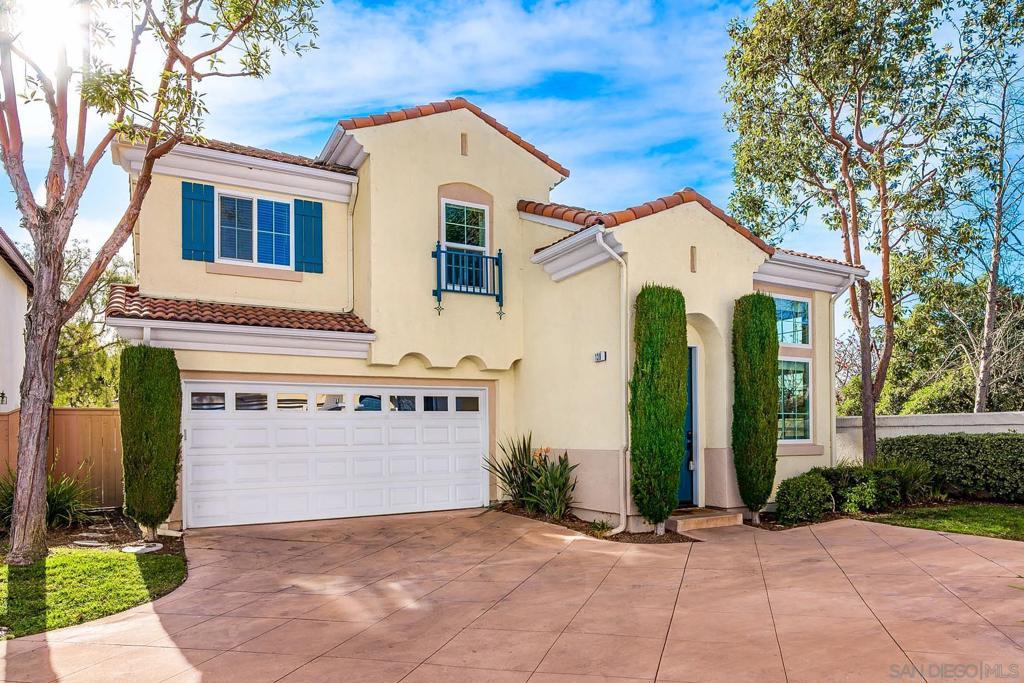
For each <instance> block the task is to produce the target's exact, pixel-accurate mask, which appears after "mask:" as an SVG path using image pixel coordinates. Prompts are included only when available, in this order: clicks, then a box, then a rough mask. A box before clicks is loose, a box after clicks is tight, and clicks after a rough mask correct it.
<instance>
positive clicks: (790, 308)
mask: <svg viewBox="0 0 1024 683" xmlns="http://www.w3.org/2000/svg"><path fill="white" fill-rule="evenodd" d="M773 298H774V299H775V329H776V330H777V332H778V335H779V344H785V345H789V346H810V343H811V302H810V301H809V300H807V299H790V298H785V297H780V296H776V297H773Z"/></svg>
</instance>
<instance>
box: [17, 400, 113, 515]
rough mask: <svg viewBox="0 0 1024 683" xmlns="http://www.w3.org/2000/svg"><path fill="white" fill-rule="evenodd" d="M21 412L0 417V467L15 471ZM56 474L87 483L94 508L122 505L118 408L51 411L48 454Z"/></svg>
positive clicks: (56, 409)
mask: <svg viewBox="0 0 1024 683" xmlns="http://www.w3.org/2000/svg"><path fill="white" fill-rule="evenodd" d="M19 416H20V412H19V411H17V410H14V411H11V412H9V413H0V467H3V464H4V463H6V466H7V467H8V468H10V469H12V470H13V469H15V467H16V465H17V461H18V421H19ZM47 456H48V459H49V463H50V466H51V467H53V471H54V472H55V473H59V474H62V473H67V474H71V475H74V476H77V477H79V478H81V479H83V480H84V481H86V482H88V484H89V486H90V488H92V490H93V499H94V502H95V503H96V505H100V506H103V507H117V506H120V505H121V504H122V503H123V502H124V485H123V478H124V471H123V469H122V466H121V417H120V414H119V413H118V410H117V408H54V409H53V410H52V411H51V413H50V446H49V450H48V452H47Z"/></svg>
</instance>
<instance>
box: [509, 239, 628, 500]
mask: <svg viewBox="0 0 1024 683" xmlns="http://www.w3.org/2000/svg"><path fill="white" fill-rule="evenodd" d="M523 230H524V231H526V234H527V235H529V236H531V239H533V240H535V241H536V242H537V246H541V245H543V244H547V243H549V242H551V241H552V240H553V239H557V238H558V237H560V236H564V235H565V234H566V233H564V232H563V233H561V235H559V234H555V235H554V236H552V235H551V234H550V233H549V231H550V229H549V228H547V227H546V226H542V225H538V224H536V223H529V222H524V224H523ZM523 277H524V296H525V299H526V301H527V303H528V305H527V307H526V316H525V328H524V334H523V355H524V360H523V361H521V362H520V363H518V364H517V365H516V378H517V384H516V424H517V427H516V430H517V431H518V432H520V433H527V432H532V433H533V439H534V443H535V444H537V445H538V446H549V447H551V448H552V449H554V450H555V452H556V453H561V452H562V451H568V453H569V458H570V460H571V461H572V462H574V463H576V464H578V465H579V467H578V468H577V470H576V472H577V477H578V480H579V483H578V485H577V490H576V499H577V506H578V507H579V508H582V509H588V510H601V511H617V510H618V509H619V497H618V496H619V493H618V492H619V490H620V489H619V486H620V484H619V479H620V473H619V471H620V462H621V453H622V446H623V437H622V406H623V390H622V379H621V358H622V356H621V353H622V349H621V344H622V341H621V339H622V335H621V334H620V332H619V330H620V327H619V267H618V265H617V264H615V263H605V264H602V265H600V266H598V267H596V268H592V269H590V270H588V271H585V272H582V273H580V274H578V275H576V276H574V277H570V278H568V279H566V280H563V281H561V282H553V281H552V280H551V278H550V277H549V276H548V274H547V273H545V272H544V270H543V268H541V267H539V266H534V265H528V266H527V267H526V268H525V269H524V274H523ZM598 351H605V352H607V355H608V358H607V360H606V361H604V362H601V363H597V362H595V361H594V354H595V353H597V352H598Z"/></svg>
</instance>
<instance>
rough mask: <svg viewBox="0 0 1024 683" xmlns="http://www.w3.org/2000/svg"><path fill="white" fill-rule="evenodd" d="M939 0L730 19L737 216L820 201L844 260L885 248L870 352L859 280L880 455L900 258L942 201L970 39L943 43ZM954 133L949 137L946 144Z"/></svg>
mask: <svg viewBox="0 0 1024 683" xmlns="http://www.w3.org/2000/svg"><path fill="white" fill-rule="evenodd" d="M941 9H942V4H941V2H940V1H939V0H851V1H850V2H834V1H832V0H760V2H758V3H757V5H756V11H755V13H754V16H753V19H752V20H750V21H749V22H736V23H734V24H733V25H732V27H731V28H730V35H731V37H732V40H733V47H732V48H731V49H730V50H729V52H728V54H727V56H726V63H727V71H728V82H727V84H726V86H725V94H726V97H727V99H728V101H729V104H730V112H729V114H728V115H727V122H728V124H729V126H730V127H731V128H732V129H733V130H735V131H736V133H737V134H738V138H737V141H736V143H735V145H734V151H735V157H736V167H735V181H736V187H737V188H738V189H737V190H736V192H735V193H734V195H733V197H732V199H731V208H732V211H733V213H734V215H736V216H737V218H739V219H741V220H744V221H746V222H747V223H748V224H750V225H751V226H753V227H754V228H755V229H756V230H757V231H758V232H760V233H761V234H768V235H770V234H777V233H778V232H780V231H782V230H785V229H791V228H794V227H797V226H799V225H800V224H801V223H802V222H803V221H805V220H806V219H807V217H808V216H809V215H810V214H811V213H812V212H813V213H814V215H820V216H821V218H822V220H823V221H824V222H825V224H826V225H827V226H828V227H830V228H833V229H835V230H837V231H838V232H839V235H840V239H841V244H842V247H843V254H844V256H845V260H846V261H847V262H848V263H852V264H859V263H862V262H863V256H864V252H865V251H866V250H869V249H870V250H872V251H876V252H877V253H878V255H879V257H880V259H881V272H880V278H879V282H880V287H879V288H878V289H879V291H878V296H879V297H880V298H879V301H878V303H879V308H880V313H881V315H880V317H879V320H880V324H881V330H882V334H881V347H880V348H879V350H878V354H877V360H875V359H874V358H873V357H872V346H873V334H872V324H873V316H872V315H871V312H872V308H873V306H874V303H875V297H874V293H873V291H872V288H871V286H870V285H869V284H868V283H866V282H862V283H859V284H858V285H857V286H856V287H855V288H851V292H850V304H851V311H850V313H851V316H852V318H853V321H854V324H855V326H856V328H857V330H858V332H859V337H860V350H861V372H860V374H861V376H863V377H870V379H871V381H866V382H864V388H865V391H862V392H861V410H862V414H863V415H865V416H868V419H865V420H864V446H863V450H864V457H865V459H866V460H869V461H870V460H872V459H873V457H874V453H875V425H874V419H873V417H874V414H875V403H876V401H877V400H878V397H879V396H881V394H882V391H883V389H884V388H885V382H886V376H887V372H888V369H889V363H890V360H891V358H892V350H893V345H894V341H895V340H894V327H895V308H896V302H895V300H894V297H893V292H892V287H891V282H890V257H891V255H892V253H893V252H894V251H896V250H898V249H899V248H901V246H903V245H905V244H906V243H908V242H909V240H911V239H912V238H913V236H914V235H915V234H916V233H917V232H919V231H923V230H926V229H928V225H927V223H926V222H925V220H924V219H925V217H927V216H928V215H929V213H930V212H931V211H933V210H934V207H935V205H936V204H937V203H940V202H941V201H942V200H943V190H944V184H943V183H942V182H941V173H940V171H941V170H942V166H941V163H940V161H941V157H940V156H939V155H938V154H937V153H936V139H937V136H938V135H939V134H940V133H944V132H946V131H948V130H949V129H950V128H951V127H952V126H953V124H954V122H955V121H956V114H957V112H956V104H957V100H956V98H954V97H953V94H954V93H955V92H957V91H958V89H959V88H961V87H962V84H963V74H962V70H963V66H964V64H965V62H966V61H968V60H969V59H970V58H971V57H972V56H973V54H974V52H973V51H974V49H975V47H974V45H973V43H970V42H966V43H963V44H961V45H958V46H957V47H956V48H950V49H945V48H944V46H942V45H939V44H938V42H937V39H936V34H937V31H938V28H939V25H940V22H941V20H942V14H941ZM945 142H946V144H948V142H949V141H948V140H946V141H945Z"/></svg>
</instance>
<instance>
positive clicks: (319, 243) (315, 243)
mask: <svg viewBox="0 0 1024 683" xmlns="http://www.w3.org/2000/svg"><path fill="white" fill-rule="evenodd" d="M295 270H298V271H300V272H305V273H322V272H324V205H323V204H321V203H320V202H307V201H305V200H303V199H296V200H295Z"/></svg>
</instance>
